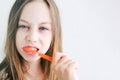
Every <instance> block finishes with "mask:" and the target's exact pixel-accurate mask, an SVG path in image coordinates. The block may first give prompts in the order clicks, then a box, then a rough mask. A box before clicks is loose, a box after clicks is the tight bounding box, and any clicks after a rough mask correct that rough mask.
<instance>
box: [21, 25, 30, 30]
mask: <svg viewBox="0 0 120 80" xmlns="http://www.w3.org/2000/svg"><path fill="white" fill-rule="evenodd" d="M19 28H21V29H29V27H27V26H25V25H20V26H19Z"/></svg>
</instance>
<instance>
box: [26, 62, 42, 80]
mask: <svg viewBox="0 0 120 80" xmlns="http://www.w3.org/2000/svg"><path fill="white" fill-rule="evenodd" d="M25 66H26V69H27V71H26V72H25V76H27V77H29V78H32V79H36V78H40V80H43V78H44V74H43V71H42V68H41V64H40V60H39V61H36V62H29V63H26V64H25Z"/></svg>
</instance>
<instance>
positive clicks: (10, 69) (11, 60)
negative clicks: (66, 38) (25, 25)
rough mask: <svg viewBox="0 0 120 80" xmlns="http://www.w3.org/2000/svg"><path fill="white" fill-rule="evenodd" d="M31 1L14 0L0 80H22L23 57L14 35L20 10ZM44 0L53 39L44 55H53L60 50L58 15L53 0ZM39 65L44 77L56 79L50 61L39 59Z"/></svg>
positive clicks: (0, 66) (0, 67) (51, 79)
mask: <svg viewBox="0 0 120 80" xmlns="http://www.w3.org/2000/svg"><path fill="white" fill-rule="evenodd" d="M31 1H35V0H16V1H15V3H14V5H13V7H12V9H11V12H10V15H9V20H8V30H7V38H6V45H5V54H6V57H5V58H4V60H3V61H2V63H1V64H0V80H24V77H23V76H24V75H23V73H24V69H23V66H24V64H23V61H24V59H23V58H22V57H21V56H20V55H19V53H18V51H17V49H16V44H15V36H16V31H17V28H18V21H19V18H20V15H21V13H22V10H23V8H24V6H25V5H26V4H27V3H29V2H31ZM44 2H45V3H46V4H47V5H48V7H49V9H50V12H51V16H52V27H53V30H52V31H53V39H52V42H51V45H50V48H49V50H48V51H47V53H46V55H49V56H53V54H54V53H55V52H56V51H58V52H61V51H62V41H61V40H62V39H61V25H60V17H59V11H58V8H57V6H56V4H55V2H54V1H53V0H44ZM51 53H52V54H51ZM41 65H42V69H43V71H44V74H45V77H46V78H47V79H48V80H57V77H56V76H55V74H54V72H52V70H51V63H50V62H49V61H46V60H44V59H41Z"/></svg>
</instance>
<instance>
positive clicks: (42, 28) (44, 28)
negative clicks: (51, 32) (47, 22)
mask: <svg viewBox="0 0 120 80" xmlns="http://www.w3.org/2000/svg"><path fill="white" fill-rule="evenodd" d="M39 29H40V30H48V28H46V27H44V26H42V27H40V28H39Z"/></svg>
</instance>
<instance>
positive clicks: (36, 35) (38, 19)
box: [16, 0, 77, 80]
mask: <svg viewBox="0 0 120 80" xmlns="http://www.w3.org/2000/svg"><path fill="white" fill-rule="evenodd" d="M51 22H52V19H51V13H50V11H49V8H48V7H47V5H46V3H45V2H43V1H42V0H39V1H38V0H37V1H32V2H31V3H28V4H27V5H26V6H25V7H24V9H23V12H22V14H21V16H20V20H19V24H18V26H19V27H18V30H17V34H16V47H17V50H18V52H19V54H20V55H21V56H22V57H23V58H24V59H25V60H26V61H27V62H28V63H25V68H26V69H27V71H26V72H25V73H24V76H25V78H26V80H45V76H44V74H43V72H42V69H41V66H40V58H41V57H40V56H38V55H28V54H26V52H25V51H24V50H23V47H25V46H31V47H37V48H39V51H40V52H41V53H46V52H47V50H48V49H49V47H50V43H51V41H52V26H51ZM43 27H44V28H43ZM52 69H53V71H54V72H55V73H56V75H57V76H58V77H59V78H60V80H77V75H76V69H77V65H76V63H75V62H74V61H73V60H72V59H70V58H69V57H67V56H66V55H64V54H63V53H58V52H57V53H56V54H54V56H53V61H52Z"/></svg>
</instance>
